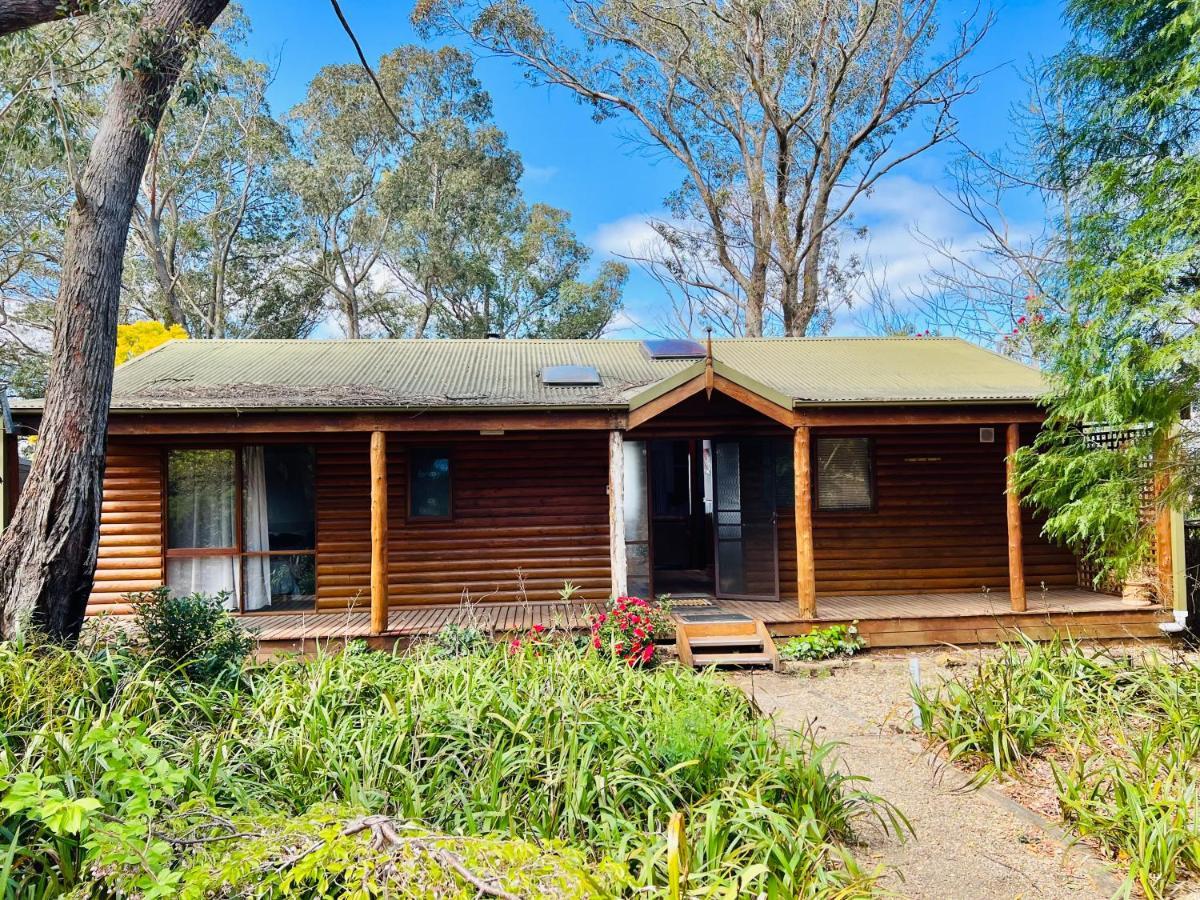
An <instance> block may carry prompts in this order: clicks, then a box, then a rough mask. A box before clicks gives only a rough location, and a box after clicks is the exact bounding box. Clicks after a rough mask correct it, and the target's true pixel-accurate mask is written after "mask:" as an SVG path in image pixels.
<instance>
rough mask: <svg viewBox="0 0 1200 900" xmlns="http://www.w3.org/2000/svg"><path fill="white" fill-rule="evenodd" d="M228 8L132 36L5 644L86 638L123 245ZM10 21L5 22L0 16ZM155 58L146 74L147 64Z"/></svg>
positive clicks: (199, 2)
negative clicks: (179, 106) (32, 633)
mask: <svg viewBox="0 0 1200 900" xmlns="http://www.w3.org/2000/svg"><path fill="white" fill-rule="evenodd" d="M226 3H227V0H155V2H154V3H152V4H151V6H150V8H149V9H148V10H147V12H146V13H145V15H144V16H143V18H142V21H141V22H140V24H139V26H138V30H137V31H136V32H135V33H134V35H133V38H132V39H131V42H130V46H129V48H128V51H127V53H126V60H125V66H126V68H127V70H128V71H129V72H130V73H131V74H130V75H129V76H128V77H125V78H118V79H117V80H116V82H115V84H114V85H113V89H112V93H111V94H110V95H109V98H108V103H107V105H106V107H105V111H104V118H103V119H102V120H101V122H100V128H99V130H98V131H97V133H96V138H95V140H94V141H93V143H92V149H91V153H90V154H89V156H88V162H87V166H86V167H85V168H84V171H83V174H82V176H81V178H80V185H79V195H78V196H77V197H76V198H75V204H74V206H73V207H72V209H71V213H70V216H69V217H68V220H67V232H66V247H65V251H64V254H63V264H62V275H61V278H60V282H59V293H58V302H57V306H56V309H55V321H54V326H55V327H54V342H53V345H52V354H51V365H50V378H49V381H48V383H47V388H46V401H45V403H46V405H45V412H44V414H43V417H42V426H41V431H40V440H39V442H38V452H37V455H36V457H35V458H34V462H33V468H32V469H31V471H30V473H29V481H28V483H27V484H26V485H25V489H24V490H23V491H22V492H21V497H20V500H19V502H18V504H17V509H16V512H15V514H14V517H13V522H12V525H11V526H10V527H9V529H8V530H7V531H6V532H5V533H4V536H3V538H2V539H0V603H2V604H3V609H2V610H0V636H4V637H7V636H11V635H13V634H14V633H15V632H16V631H17V630H18V629H19V628H20V627H21V626H22V625H23V623H24V622H25V621H26V619H27V618H28V619H29V620H30V621H31V622H32V623H33V624H34V625H36V626H38V627H41V628H43V629H44V630H45V631H46V632H48V633H49V634H50V636H51V637H53V638H55V639H57V640H65V641H70V640H73V639H74V638H75V637H77V636H78V634H79V629H80V628H81V626H82V624H83V614H84V609H85V607H86V605H87V597H88V593H89V592H90V590H91V584H92V576H93V574H94V572H95V566H96V543H97V538H98V535H99V519H100V485H101V480H102V478H103V475H104V449H105V432H106V430H107V428H108V404H109V400H110V398H111V393H112V375H113V357H114V355H115V351H116V326H117V310H118V303H119V299H120V287H121V268H122V261H123V259H124V256H125V241H126V239H127V236H128V233H129V222H130V217H131V215H132V212H133V204H134V201H135V199H136V197H137V192H138V185H139V184H140V182H141V179H142V173H143V171H144V170H145V167H146V159H147V156H148V154H149V151H150V138H149V135H152V134H153V133H154V131H155V130H156V129H157V127H158V124H159V121H160V120H161V118H162V113H163V108H164V106H165V105H166V102H167V100H168V98H169V97H170V94H171V90H172V88H173V87H174V86H175V82H176V81H177V80H178V77H179V71H180V68H181V66H182V64H183V62H184V60H185V58H186V54H187V53H188V51H189V49H190V48H191V47H192V46H194V38H195V37H196V36H198V35H201V34H203V33H204V32H205V31H207V30H208V28H209V26H210V25H211V24H212V22H213V20H214V19H215V18H216V17H217V15H218V14H219V13H220V12H221V10H223V9H224V8H225V6H226ZM0 21H2V19H0ZM147 60H148V61H150V64H149V65H147V64H146V62H145V61H147Z"/></svg>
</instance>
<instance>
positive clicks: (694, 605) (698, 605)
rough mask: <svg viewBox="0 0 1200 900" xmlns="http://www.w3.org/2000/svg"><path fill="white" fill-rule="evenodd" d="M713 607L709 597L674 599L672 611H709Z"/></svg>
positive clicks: (672, 600)
mask: <svg viewBox="0 0 1200 900" xmlns="http://www.w3.org/2000/svg"><path fill="white" fill-rule="evenodd" d="M712 605H713V602H712V600H710V599H709V598H708V597H672V598H671V608H672V609H683V608H685V607H686V608H688V609H709V608H711V607H712Z"/></svg>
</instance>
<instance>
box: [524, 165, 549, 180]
mask: <svg viewBox="0 0 1200 900" xmlns="http://www.w3.org/2000/svg"><path fill="white" fill-rule="evenodd" d="M557 174H558V166H530V165H526V166H525V167H524V170H523V171H522V172H521V180H522V181H524V182H525V183H526V184H545V183H546V182H548V181H552V180H553V179H554V176H556V175H557Z"/></svg>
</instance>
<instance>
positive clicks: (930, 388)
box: [22, 338, 1044, 411]
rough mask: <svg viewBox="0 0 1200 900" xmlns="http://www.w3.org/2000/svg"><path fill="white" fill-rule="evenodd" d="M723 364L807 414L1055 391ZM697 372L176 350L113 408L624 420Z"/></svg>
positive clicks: (530, 360) (884, 347)
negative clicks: (561, 378) (586, 381)
mask: <svg viewBox="0 0 1200 900" xmlns="http://www.w3.org/2000/svg"><path fill="white" fill-rule="evenodd" d="M713 356H714V358H715V360H716V361H717V362H718V363H721V364H723V365H722V369H723V370H725V371H727V372H730V373H731V376H732V375H734V374H736V373H741V374H742V375H744V376H745V380H746V381H747V382H750V383H754V382H757V383H758V384H760V385H762V386H765V387H767V388H769V389H770V390H771V391H772V392H775V393H777V394H779V395H782V396H784V397H791V398H793V402H794V403H796V404H806V403H913V402H942V403H945V402H955V401H959V402H962V401H976V402H979V401H1003V400H1010V401H1028V400H1033V399H1035V398H1036V397H1038V396H1039V395H1040V394H1041V393H1042V392H1043V390H1044V384H1043V382H1042V378H1041V376H1040V374H1039V373H1038V371H1037V370H1036V369H1033V368H1031V367H1029V366H1026V365H1023V364H1021V363H1018V362H1015V361H1013V360H1011V359H1007V358H1005V357H1003V356H1000V355H998V354H996V353H992V352H990V351H988V350H985V349H983V348H981V347H977V346H975V345H973V344H969V343H967V342H965V341H962V340H959V339H956V338H729V339H719V340H714V341H713ZM571 364H575V365H585V366H594V367H595V368H596V369H597V370H598V371H599V372H600V377H601V384H600V385H599V386H570V387H555V386H547V385H544V384H543V383H542V380H541V378H540V377H539V374H540V372H541V369H542V367H543V366H548V365H571ZM696 365H697V362H696V361H695V360H687V359H662V360H652V359H650V358H649V357H648V356H647V354H646V352H645V350H644V349H643V347H642V343H641V341H636V340H605V339H601V340H589V341H571V340H397V341H392V340H358V341H350V340H321V341H318V340H297V341H283V340H227V341H200V340H196V341H172V342H169V343H167V344H164V345H163V346H161V347H158V348H156V349H155V350H153V351H151V352H149V353H147V354H144V355H142V356H140V357H137V358H135V359H133V360H131V361H130V362H128V363H126V364H125V365H123V366H121V367H119V368H118V369H117V372H116V378H115V381H114V385H113V403H112V405H113V409H114V410H118V411H119V410H151V409H233V408H236V409H256V408H257V409H268V408H271V409H273V408H296V409H322V408H325V409H347V408H364V407H374V408H436V407H453V408H528V407H576V408H579V407H591V408H597V407H601V408H602V407H613V408H622V407H625V406H626V405H627V404H628V402H629V400H630V398H632V397H635V396H637V395H639V394H642V395H644V394H646V392H647V391H648V390H649V391H650V392H651V393H653V391H652V390H651V389H652V387H653V386H654V385H657V384H659V383H660V382H662V381H663V380H664V379H668V378H671V377H672V376H678V375H680V373H682V372H683V371H684V370H686V369H689V368H691V367H694V366H696ZM735 380H736V379H735ZM22 405H24V404H22ZM31 405H33V404H31Z"/></svg>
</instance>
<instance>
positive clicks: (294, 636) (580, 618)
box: [241, 589, 1168, 646]
mask: <svg viewBox="0 0 1200 900" xmlns="http://www.w3.org/2000/svg"><path fill="white" fill-rule="evenodd" d="M711 607H712V608H713V609H720V610H725V611H728V612H738V613H742V614H745V615H748V616H751V617H753V618H756V619H761V620H763V622H765V623H766V624H767V626H768V627H769V628H771V630H772V631H773V632H775V633H777V634H796V633H799V632H801V631H807V630H808V629H810V628H812V627H814V626H819V625H821V624H822V623H828V622H851V621H856V622H858V623H859V626H860V630H862V631H863V633H864V634H865V635H870V634H874V635H876V637H875V639H874V640H873V641H872V643H875V644H878V645H880V646H882V645H885V644H889V645H895V646H901V645H903V644H904V643H905V642H906V641H912V642H917V641H924V642H926V643H929V642H940V641H942V640H945V641H955V640H963V641H968V642H976V640H968V639H971V638H975V639H977V640H978V641H983V642H986V641H990V640H995V639H998V636H999V635H1002V634H1005V633H1011V631H1012V630H1013V629H1014V628H1020V629H1021V630H1025V631H1027V632H1028V633H1030V634H1035V633H1036V634H1039V635H1040V634H1042V633H1047V634H1048V633H1049V632H1048V631H1047V629H1059V630H1062V631H1072V633H1079V634H1080V635H1085V636H1105V635H1106V634H1107V632H1108V631H1113V632H1115V633H1117V634H1126V633H1127V634H1139V635H1150V634H1152V633H1153V630H1154V629H1155V628H1156V627H1157V623H1158V622H1160V621H1164V620H1165V619H1166V618H1167V617H1168V616H1167V613H1166V612H1164V611H1163V610H1162V609H1160V608H1157V607H1141V608H1138V607H1131V606H1129V605H1127V604H1125V603H1123V602H1122V601H1121V598H1119V597H1114V596H1111V595H1109V594H1098V593H1095V592H1092V591H1085V590H1079V589H1065V590H1052V591H1045V592H1041V591H1032V592H1030V594H1029V598H1028V610H1027V611H1026V612H1024V613H1014V612H1013V611H1012V607H1011V604H1010V602H1009V597H1008V594H1007V593H1003V592H994V593H987V594H985V593H982V592H961V593H930V594H884V595H873V596H861V597H859V596H826V597H818V599H817V616H816V618H815V619H801V618H800V617H799V615H798V613H797V610H796V606H795V604H794V603H792V602H788V601H749V600H721V601H713V602H712V604H711ZM686 608H687V609H695V608H696V607H694V606H691V605H689V606H688V607H686ZM599 609H600V605H599V604H597V603H594V602H578V601H556V602H539V603H532V602H531V603H476V604H471V605H463V604H447V605H431V606H394V607H392V608H391V610H390V611H389V614H388V630H387V634H386V635H385V636H384V638H397V639H399V638H411V637H418V636H421V635H430V634H436V633H437V632H438V631H439V630H441V628H442V627H443V626H445V625H446V624H448V623H452V622H453V623H456V624H459V625H474V626H475V627H477V628H479V629H481V630H483V631H485V632H489V633H496V634H504V633H512V632H520V631H526V630H528V629H529V628H531V627H533V626H534V625H544V626H546V627H547V628H558V629H566V630H580V629H584V628H586V627H587V623H588V617H589V616H590V615H591V614H592V613H594V612H596V611H598V610H599ZM241 622H242V624H243V625H244V626H245V627H246V628H247V629H248V630H250V631H252V632H254V633H255V634H256V635H257V636H258V638H259V639H260V640H261V641H263V642H264V643H266V642H271V643H280V644H282V643H302V642H305V641H313V640H317V641H327V640H335V641H336V640H350V639H355V638H367V637H370V634H371V616H370V612H369V611H368V610H365V609H355V610H349V611H338V612H315V611H309V612H297V611H287V612H281V613H255V614H252V615H246V616H243V617H241ZM1074 626H1078V627H1074ZM903 635H908V637H903ZM376 640H379V638H376Z"/></svg>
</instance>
